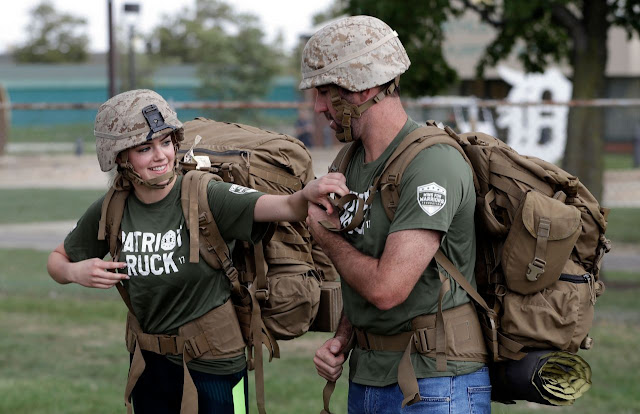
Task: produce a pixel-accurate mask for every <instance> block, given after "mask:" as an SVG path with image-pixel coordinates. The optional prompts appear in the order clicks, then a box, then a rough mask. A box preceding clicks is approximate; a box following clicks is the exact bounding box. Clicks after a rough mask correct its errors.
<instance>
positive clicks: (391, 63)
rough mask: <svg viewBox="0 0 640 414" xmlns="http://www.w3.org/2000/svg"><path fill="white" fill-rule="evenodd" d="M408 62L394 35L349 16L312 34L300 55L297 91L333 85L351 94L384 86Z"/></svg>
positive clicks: (363, 18)
mask: <svg viewBox="0 0 640 414" xmlns="http://www.w3.org/2000/svg"><path fill="white" fill-rule="evenodd" d="M410 64H411V62H410V61H409V56H407V52H406V51H405V50H404V47H403V46H402V43H401V42H400V39H398V34H397V33H396V32H395V31H394V30H392V29H391V28H390V27H389V26H388V25H387V24H386V23H385V22H383V21H382V20H380V19H377V18H375V17H371V16H352V17H347V18H345V19H342V20H339V21H337V22H335V23H332V24H329V25H328V26H325V27H323V28H322V29H320V30H319V31H318V32H316V33H315V34H314V35H313V36H312V37H311V39H309V41H308V42H307V44H306V46H305V47H304V50H303V52H302V82H300V89H310V88H315V87H318V86H323V85H330V84H335V85H338V86H340V87H342V88H344V89H346V90H349V91H351V92H361V91H364V90H366V89H370V88H373V87H375V86H379V85H384V84H386V83H387V82H389V81H391V80H393V79H395V78H396V77H398V76H399V75H401V74H403V73H404V72H406V70H407V69H408V68H409V65H410Z"/></svg>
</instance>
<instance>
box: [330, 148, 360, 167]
mask: <svg viewBox="0 0 640 414" xmlns="http://www.w3.org/2000/svg"><path fill="white" fill-rule="evenodd" d="M360 145H361V144H360V141H351V142H349V143H348V144H345V145H343V146H342V148H340V151H339V152H338V155H336V158H335V159H334V160H333V162H332V163H331V165H330V166H329V172H339V173H342V174H344V173H345V172H346V171H347V166H348V165H349V162H350V161H351V158H353V154H355V152H356V150H357V149H358V147H359V146H360Z"/></svg>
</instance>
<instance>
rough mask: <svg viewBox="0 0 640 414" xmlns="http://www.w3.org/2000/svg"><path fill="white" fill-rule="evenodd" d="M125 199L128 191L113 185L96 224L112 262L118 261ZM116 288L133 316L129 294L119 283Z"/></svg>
mask: <svg viewBox="0 0 640 414" xmlns="http://www.w3.org/2000/svg"><path fill="white" fill-rule="evenodd" d="M127 197H129V190H128V189H127V190H125V189H121V188H119V187H118V186H116V185H115V184H114V185H113V186H111V188H110V189H109V191H108V192H107V194H106V195H105V197H104V200H103V201H102V209H101V213H100V222H99V224H98V240H106V241H107V244H108V245H109V254H110V255H111V260H113V261H116V260H118V255H119V254H120V248H121V247H122V240H121V238H120V224H121V223H122V215H123V214H124V206H125V204H126V202H127ZM116 288H117V289H118V293H119V294H120V297H122V301H123V302H124V303H125V305H127V308H128V309H129V312H131V314H132V315H134V312H133V306H132V305H131V299H130V298H129V293H127V291H126V290H125V288H124V286H123V285H122V283H120V282H118V283H116Z"/></svg>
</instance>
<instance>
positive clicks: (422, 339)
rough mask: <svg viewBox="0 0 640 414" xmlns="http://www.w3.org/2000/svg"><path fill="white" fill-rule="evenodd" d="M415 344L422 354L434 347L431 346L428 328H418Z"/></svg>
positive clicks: (414, 337) (415, 333)
mask: <svg viewBox="0 0 640 414" xmlns="http://www.w3.org/2000/svg"><path fill="white" fill-rule="evenodd" d="M413 344H414V345H415V347H416V350H417V351H418V352H419V353H421V354H426V353H427V352H430V351H432V350H433V349H431V348H429V339H428V338H427V328H421V329H416V330H415V331H414V335H413Z"/></svg>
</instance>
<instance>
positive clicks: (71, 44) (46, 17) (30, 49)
mask: <svg viewBox="0 0 640 414" xmlns="http://www.w3.org/2000/svg"><path fill="white" fill-rule="evenodd" d="M86 25H87V21H86V19H84V18H81V17H76V16H73V15H71V14H66V13H59V12H57V11H56V10H55V8H54V7H53V5H52V4H51V3H50V2H48V1H43V2H42V3H40V4H39V5H38V6H36V7H35V8H33V9H32V10H31V23H30V24H29V29H28V36H29V40H28V41H27V42H26V44H25V45H24V46H22V47H18V48H16V49H15V50H14V51H13V57H14V59H15V60H16V62H18V63H68V62H74V63H75V62H84V61H86V60H87V58H88V53H87V45H88V43H89V39H88V37H87V35H86V33H85V30H86Z"/></svg>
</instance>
